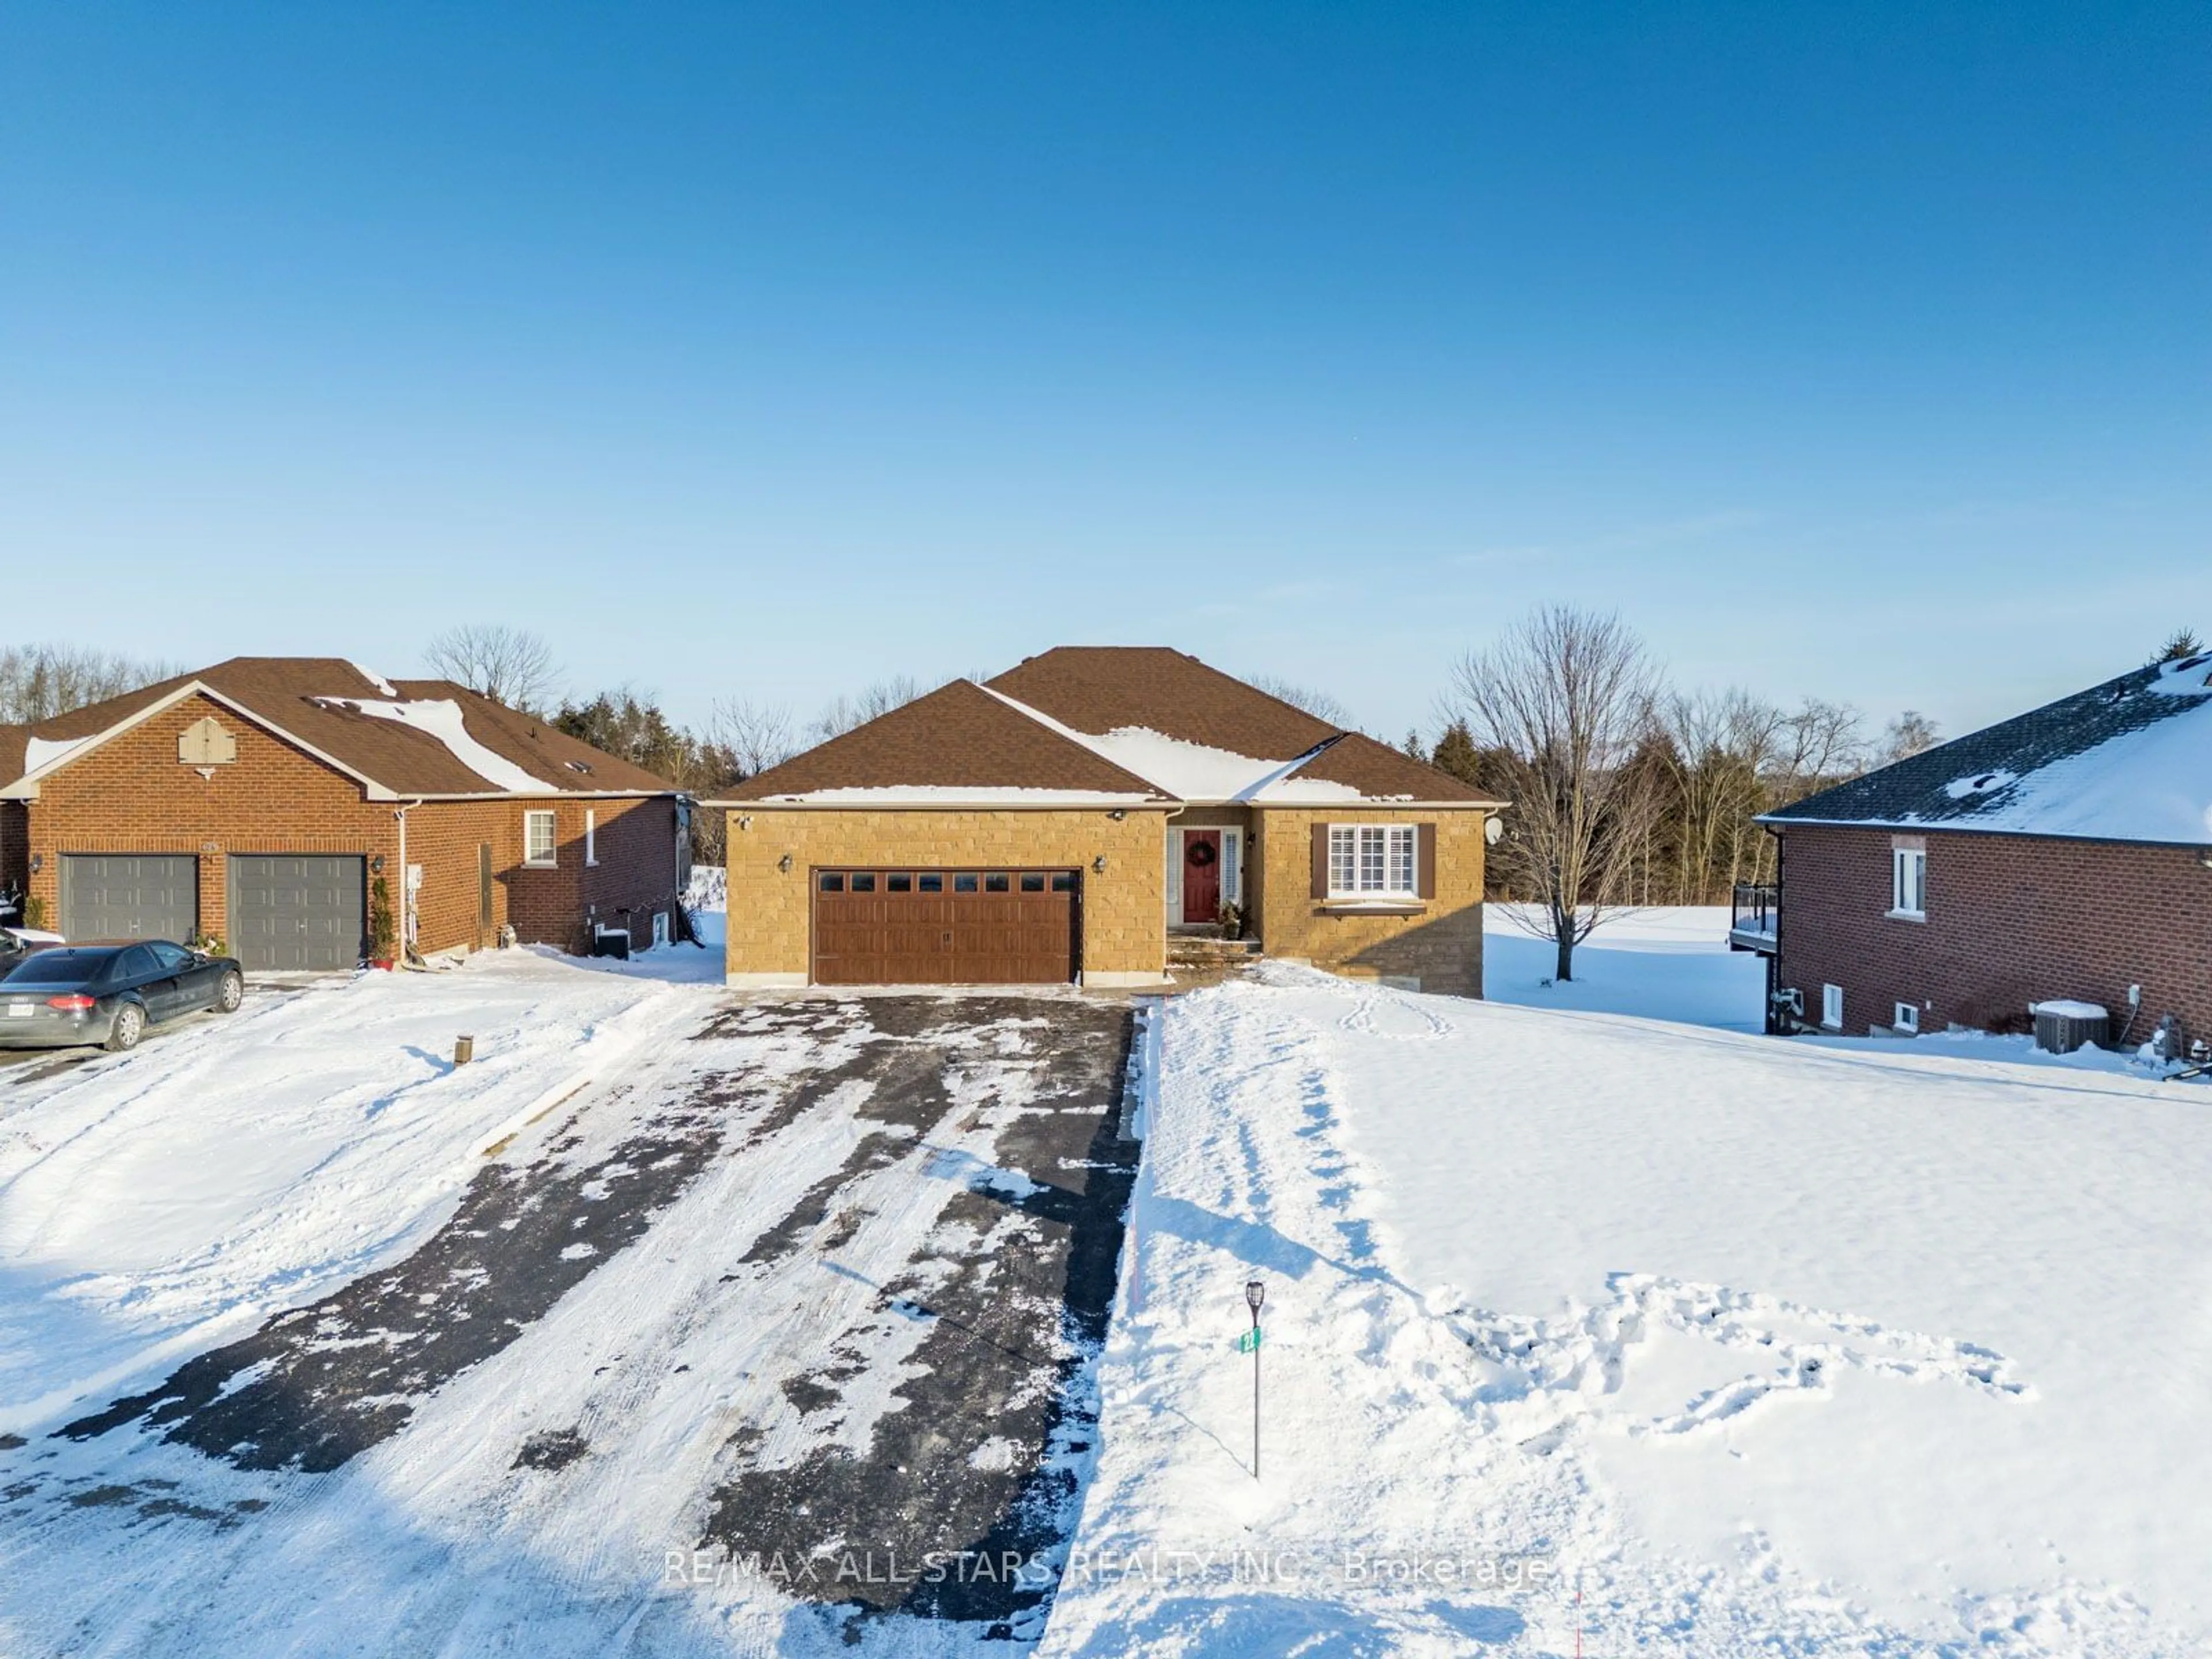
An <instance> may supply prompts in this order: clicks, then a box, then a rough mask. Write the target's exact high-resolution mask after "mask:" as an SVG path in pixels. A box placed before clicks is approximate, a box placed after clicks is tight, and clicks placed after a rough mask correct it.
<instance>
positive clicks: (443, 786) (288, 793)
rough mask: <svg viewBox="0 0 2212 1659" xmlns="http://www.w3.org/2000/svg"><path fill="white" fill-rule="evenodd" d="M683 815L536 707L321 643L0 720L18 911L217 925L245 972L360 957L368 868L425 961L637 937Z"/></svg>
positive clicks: (649, 936) (149, 931)
mask: <svg viewBox="0 0 2212 1659" xmlns="http://www.w3.org/2000/svg"><path fill="white" fill-rule="evenodd" d="M689 813H690V803H689V802H688V800H686V799H684V797H683V796H682V795H680V794H679V793H678V792H677V791H676V790H675V789H673V788H672V787H671V786H670V785H668V784H667V783H666V782H665V781H663V780H661V779H659V778H657V777H654V776H653V775H652V774H651V773H649V772H646V771H643V770H641V769H639V768H637V767H635V766H632V765H630V764H629V763H628V762H626V761H622V760H618V759H617V758H616V757H613V756H611V755H608V754H605V753H603V752H601V751H600V750H597V749H594V748H592V746H591V745H590V744H584V743H580V742H578V741H577V740H576V739H574V738H570V737H568V736H566V735H564V734H563V733H562V732H558V731H556V730H555V729H554V728H553V727H552V726H549V725H548V724H546V723H545V722H544V721H543V720H538V718H536V717H535V716H533V715H529V714H521V713H519V712H517V711H516V710H514V709H512V708H503V707H501V705H500V704H498V703H495V702H490V701H489V700H488V699H486V698H483V697H481V696H477V695H476V694H475V693H474V692H472V691H470V690H467V689H465V687H462V686H459V685H454V684H450V683H448V682H446V681H443V680H404V681H399V682H397V683H394V682H392V681H387V680H384V679H382V678H379V677H377V676H376V675H374V674H371V673H369V672H368V671H365V670H363V669H362V668H360V667H358V666H356V665H354V664H352V663H349V662H344V661H341V660H338V659H331V658H312V657H238V658H234V659H231V660H230V661H228V662H225V663H219V664H217V665H216V666H214V667H212V668H206V669H203V670H201V671H199V672H197V673H195V674H187V675H184V676H181V677H179V678H176V679H172V680H165V681H162V682H161V684H156V685H149V686H147V687H144V688H143V689H142V690H137V691H133V692H131V693H130V694H128V695H127V696H121V697H117V698H114V699H112V700H111V701H109V702H102V703H97V704H94V705H93V706H92V707H90V708H79V709H76V710H74V711H72V712H70V714H64V715H61V716H59V717H58V718H56V719H54V720H45V721H41V722H40V723H38V724H37V725H34V726H0V892H5V893H8V894H10V895H15V896H18V899H19V912H20V911H21V910H38V911H43V913H44V915H45V917H46V925H47V926H48V927H52V928H55V929H57V930H58V931H59V932H61V933H64V934H65V935H67V936H69V937H70V938H73V939H92V938H117V937H143V938H172V939H184V938H187V937H190V936H192V935H195V934H198V935H203V936H212V937H215V938H217V939H222V940H223V941H225V942H226V943H227V944H228V946H229V947H230V948H231V950H232V951H233V952H234V954H235V955H236V956H238V957H239V958H240V960H241V961H243V962H244V963H246V966H247V967H249V968H258V969H333V968H347V967H351V966H352V965H354V964H355V963H357V962H359V961H360V960H361V959H362V955H363V952H364V951H365V949H366V947H367V943H368V927H369V915H370V905H371V893H372V890H373V888H374V884H375V883H376V882H377V881H378V880H379V879H380V878H381V879H382V880H383V881H384V882H385V884H386V891H387V892H388V894H389V896H390V905H391V908H392V916H393V920H394V922H395V925H396V926H404V929H405V935H404V936H405V938H406V939H408V940H409V941H410V942H411V944H412V946H413V948H414V950H415V951H416V952H418V953H419V954H422V955H424V956H433V955H438V954H441V953H447V952H462V951H471V950H477V949H481V948H483V946H485V945H490V944H493V943H495V941H496V940H497V939H498V938H499V936H500V933H501V929H502V928H505V927H512V928H513V930H514V934H515V936H516V937H517V938H519V939H521V940H523V941H526V942H538V943H544V944H550V945H559V946H561V947H562V948H563V949H567V950H576V951H581V950H585V949H587V948H589V945H590V944H591V942H592V939H593V937H594V936H595V933H597V931H598V930H600V929H604V928H616V929H622V930H625V931H627V932H628V933H629V935H630V938H631V940H632V942H633V943H634V944H635V945H638V946H640V947H642V946H645V945H649V944H651V943H652V942H653V940H654V939H657V938H659V939H665V938H666V937H667V935H668V933H669V931H670V929H671V927H672V926H673V925H674V917H675V915H676V905H677V902H678V896H679V895H680V894H681V892H682V890H683V886H684V881H685V879H686V878H687V876H688V873H689V872H688V869H687V867H686V866H687V865H688V854H687V852H686V848H687V846H688V842H689V831H690V821H689ZM18 919H19V920H20V919H21V917H20V915H19V917H18Z"/></svg>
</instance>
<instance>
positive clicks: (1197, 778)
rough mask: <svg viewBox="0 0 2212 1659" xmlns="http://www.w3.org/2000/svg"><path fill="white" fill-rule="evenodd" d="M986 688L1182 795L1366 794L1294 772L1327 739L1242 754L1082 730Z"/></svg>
mask: <svg viewBox="0 0 2212 1659" xmlns="http://www.w3.org/2000/svg"><path fill="white" fill-rule="evenodd" d="M983 690H986V691H988V692H990V694H991V696H994V697H996V698H998V699H999V700H1000V702H1003V703H1005V704H1006V706H1007V707H1009V708H1015V709H1018V710H1019V711H1020V712H1021V713H1023V714H1026V715H1028V716H1029V717H1030V719H1031V720H1035V721H1036V722H1037V723H1038V724H1039V725H1041V726H1047V727H1049V728H1050V729H1051V730H1052V731H1054V732H1057V733H1059V734H1060V736H1061V737H1063V738H1066V739H1067V740H1068V741H1069V742H1070V743H1077V744H1082V745H1083V747H1085V749H1088V750H1091V753H1093V754H1094V755H1097V756H1098V757H1100V758H1102V759H1104V760H1109V761H1111V762H1112V763H1114V764H1115V765H1116V766H1118V767H1120V768H1121V769H1122V770H1123V771H1125V772H1133V773H1134V774H1135V775H1137V776H1139V777H1140V778H1142V779H1144V780H1145V781H1146V782H1147V783H1151V784H1154V785H1156V786H1158V788H1159V789H1160V790H1161V791H1162V792H1163V793H1166V794H1170V795H1172V796H1174V797H1175V798H1176V799H1178V800H1189V801H1259V802H1261V803H1263V804H1264V805H1270V806H1291V805H1326V804H1329V803H1334V802H1338V801H1351V800H1358V799H1362V797H1361V795H1360V793H1359V791H1358V790H1357V789H1355V788H1353V787H1352V786H1351V785H1350V784H1348V783H1332V782H1328V781H1325V780H1322V779H1319V778H1297V777H1294V776H1293V774H1294V773H1296V772H1297V769H1298V768H1299V767H1301V766H1303V765H1304V764H1305V763H1307V762H1308V761H1310V760H1311V759H1312V758H1313V757H1315V756H1316V755H1317V754H1319V753H1320V752H1321V751H1322V749H1324V748H1326V747H1327V746H1328V745H1327V744H1320V745H1317V746H1316V747H1315V748H1312V749H1310V750H1307V751H1306V752H1305V753H1304V754H1303V755H1296V756H1292V757H1290V758H1288V759H1281V760H1267V759H1261V758H1258V757H1254V756H1251V755H1239V754H1237V753H1236V752H1234V751H1233V750H1227V749H1213V748H1209V747H1207V746H1206V744H1200V743H1191V742H1188V741H1187V740H1186V739H1184V738H1171V737H1169V736H1168V735H1167V734H1166V733H1165V732H1154V731H1151V730H1149V729H1147V728H1146V727H1144V726H1122V727H1120V728H1119V729H1117V730H1115V731H1112V732H1079V731H1077V730H1076V729H1075V728H1074V727H1073V726H1067V725H1064V724H1062V723H1061V722H1060V721H1059V720H1054V718H1053V717H1052V716H1051V715H1049V714H1046V713H1045V712H1044V711H1043V710H1042V709H1038V708H1030V706H1029V705H1028V704H1027V703H1025V702H1019V701H1018V700H1017V699H1015V698H1012V697H1010V696H1007V695H1006V693H1005V692H1003V691H998V690H993V689H992V688H991V687H989V686H985V687H983Z"/></svg>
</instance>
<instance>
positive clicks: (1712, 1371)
mask: <svg viewBox="0 0 2212 1659" xmlns="http://www.w3.org/2000/svg"><path fill="white" fill-rule="evenodd" d="M1714 915H1715V913H1711V912H1705V913H1702V914H1701V915H1686V916H1677V917H1674V918H1672V919H1669V918H1667V917H1663V916H1662V917H1646V918H1643V919H1641V920H1640V921H1639V922H1638V925H1637V926H1635V927H1630V928H1625V929H1623V930H1621V933H1620V934H1619V935H1617V936H1616V937H1615V938H1614V939H1613V940H1610V941H1608V940H1607V939H1606V937H1605V936H1604V935H1603V934H1602V933H1601V935H1600V937H1599V939H1597V940H1595V941H1593V946H1594V947H1598V948H1593V949H1592V950H1591V951H1589V954H1588V955H1587V956H1586V957H1585V958H1584V960H1585V961H1586V962H1587V963H1588V965H1589V970H1590V971H1589V979H1588V981H1587V982H1583V981H1578V982H1577V984H1576V985H1575V986H1573V987H1550V988H1545V987H1539V986H1537V985H1536V984H1535V980H1536V979H1537V978H1539V977H1541V973H1538V972H1532V971H1530V969H1529V966H1528V963H1524V962H1522V961H1521V960H1520V959H1519V958H1518V957H1517V956H1516V952H1515V951H1514V949H1513V948H1512V946H1511V945H1510V944H1508V945H1507V947H1506V948H1504V949H1499V948H1498V947H1499V946H1500V945H1501V942H1502V941H1501V940H1500V939H1499V938H1498V937H1496V936H1493V937H1492V940H1491V945H1492V960H1491V964H1490V966H1491V980H1490V984H1491V987H1492V992H1493V994H1498V993H1500V992H1503V993H1504V996H1503V997H1502V998H1501V999H1500V1000H1497V1001H1492V1002H1490V1003H1473V1002H1465V1001H1458V1000H1451V999H1446V998H1437V997H1425V996H1420V995H1416V994H1405V993H1400V992H1395V991H1390V990H1386V989H1383V988H1380V987H1372V986H1362V985H1358V984H1353V983H1348V982H1346V981H1337V980H1333V979H1329V978H1328V977H1325V976H1323V975H1318V974H1314V973H1310V972H1306V971H1304V970H1298V969H1288V968H1284V967H1280V966H1271V967H1267V968H1263V969H1261V971H1260V974H1259V975H1258V978H1257V980H1256V981H1244V982H1241V983H1239V982H1232V983H1231V984H1228V985H1225V986H1223V987H1218V988H1216V989H1213V990H1209V991H1205V992H1200V993H1196V994H1192V995H1190V996H1188V997H1184V998H1181V999H1177V1000H1176V1001H1175V1002H1174V1003H1173V1004H1172V1005H1171V1007H1170V1012H1169V1013H1168V1015H1167V1017H1166V1021H1165V1027H1164V1036H1163V1042H1164V1053H1165V1066H1164V1077H1163V1079H1162V1086H1161V1089H1160V1092H1159V1097H1158V1101H1157V1103H1156V1105H1155V1106H1154V1107H1153V1109H1152V1123H1151V1135H1152V1138H1151V1139H1150V1142H1149V1144H1148V1146H1147V1153H1146V1169H1145V1171H1144V1173H1143V1175H1142V1176H1140V1178H1139V1186H1138V1189H1137V1197H1136V1201H1135V1208H1134V1212H1133V1218H1132V1223H1131V1234H1132V1244H1131V1248H1130V1253H1129V1256H1128V1259H1127V1267H1126V1269H1125V1275H1124V1284H1123V1287H1122V1291H1121V1297H1122V1300H1121V1307H1120V1309H1119V1310H1118V1312H1117V1319H1116V1324H1115V1331H1114V1334H1113V1337H1112V1339H1111V1340H1110V1342H1109V1348H1108V1352H1107V1356H1106V1359H1105V1362H1104V1364H1103V1368H1102V1373H1101V1386H1102V1390H1103V1401H1104V1409H1103V1418H1102V1430H1103V1439H1104V1451H1103V1457H1102V1461H1101V1463H1100V1466H1099V1469H1098V1474H1097V1480H1096V1483H1095V1485H1094V1486H1093V1488H1092V1491H1091V1496H1090V1498H1089V1499H1088V1502H1087V1506H1086V1511H1085V1520H1084V1523H1083V1525H1082V1527H1081V1528H1080V1529H1079V1535H1078V1538H1077V1547H1076V1550H1075V1553H1074V1554H1073V1557H1072V1558H1071V1564H1070V1570H1069V1575H1068V1581H1067V1583H1066V1585H1065V1586H1064V1588H1063V1589H1062V1593H1061V1595H1060V1601H1059V1604H1058V1606H1057V1608H1056V1610H1055V1613H1054V1620H1053V1623H1052V1626H1051V1628H1050V1631H1049V1632H1048V1638H1047V1644H1046V1645H1047V1648H1048V1650H1052V1651H1055V1652H1082V1653H1096V1654H1106V1653H1114V1652H1119V1651H1122V1650H1125V1649H1126V1648H1127V1647H1129V1646H1132V1645H1134V1646H1139V1647H1141V1648H1142V1649H1143V1650H1146V1651H1152V1652H1161V1653H1176V1652H1204V1653H1248V1652H1249V1653H1272V1652H1278V1651H1285V1650H1290V1649H1291V1647H1293V1645H1294V1644H1297V1642H1299V1641H1301V1640H1305V1641H1309V1642H1316V1643H1319V1644H1321V1646H1322V1648H1325V1649H1326V1650H1330V1651H1335V1650H1343V1651H1347V1652H1370V1651H1376V1652H1379V1651H1384V1650H1395V1651H1401V1652H1408V1653H1419V1652H1433V1653H1437V1654H1447V1653H1464V1652H1468V1651H1489V1650H1496V1651H1499V1652H1529V1653H1537V1652H1544V1653H1554V1654H1562V1655H1564V1654H1567V1653H1572V1652H1575V1651H1577V1643H1578V1642H1579V1643H1580V1644H1581V1648H1582V1650H1583V1651H1587V1652H1589V1653H1590V1654H1593V1655H1595V1654H1604V1653H1620V1652H1625V1651H1630V1650H1636V1651H1642V1652H1651V1653H1662V1654H1680V1655H1684V1656H1690V1655H1695V1656H1729V1655H1735V1654H1750V1653H1772V1652H1777V1651H1789V1652H1838V1653H1841V1652H1869V1651H1872V1652H1881V1653H1885V1654H1887V1653H1897V1654H1905V1653H1914V1654H1917V1653H1923V1652H1929V1651H1935V1650H1941V1651H1943V1652H1957V1653H1964V1652H1968V1651H1972V1652H1976V1653H1988V1654H1997V1655H2005V1656H2026V1655H2059V1654H2066V1655H2077V1654H2078V1655H2090V1654H2095V1655H2100V1656H2106V1655H2130V1654H2144V1655H2148V1654H2179V1653H2184V1652H2202V1651H2205V1650H2208V1649H2209V1648H2212V1504H2207V1503H2205V1501H2204V1499H2203V1493H2204V1492H2205V1491H2206V1490H2207V1489H2208V1488H2212V1435H2208V1434H2207V1433H2206V1425H2207V1420H2208V1418H2207V1407H2206V1405H2205V1401H2206V1400H2207V1399H2208V1397H2212V1396H2208V1387H2212V1383H2208V1379H2212V1206H2208V1204H2207V1203H2206V1200H2205V1194H2207V1193H2208V1192H2212V1089H2207V1088H2205V1087H2203V1086H2201V1085H2187V1084H2154V1083H2151V1082H2148V1081H2146V1080H2143V1079H2140V1078H2137V1077H2133V1076H2129V1075H2125V1074H2124V1072H2122V1071H2121V1070H2119V1069H2118V1063H2117V1062H2115V1061H2112V1060H2110V1059H2109V1058H2106V1059H2102V1060H2097V1061H2093V1062H2087V1063H2083V1064H2078V1065H2054V1064H2040V1065H2029V1064H2021V1063H2017V1062H2018V1061H2019V1060H2021V1059H2023V1058H2024V1057H2025V1048H2024V1046H2021V1045H2014V1044H2008V1043H2003V1042H1995V1041H1992V1040H1988V1039H1972V1038H1968V1039H1961V1040H1958V1041H1955V1042H1920V1043H1908V1042H1881V1041H1862V1042H1808V1041H1802V1040H1791V1041H1784V1040H1779V1039H1771V1038H1765V1037H1762V1036H1756V1035H1752V1034H1749V1033H1747V1032H1745V1031H1741V1030H1726V1029H1718V1025H1720V1024H1745V1023H1752V1024H1755V1022H1756V1018H1757V1009H1758V1004H1757V996H1758V982H1757V975H1758V963H1757V961H1756V959H1755V958H1752V957H1735V958H1729V957H1728V956H1727V954H1726V952H1725V951H1724V949H1723V948H1722V946H1721V945H1720V944H1719V939H1720V937H1721V934H1722V933H1723V931H1724V922H1723V923H1722V924H1721V926H1720V927H1709V926H1708V924H1709V922H1710V921H1711V918H1712V917H1713V916H1714ZM1670 935H1671V939H1670ZM1701 941H1702V942H1701ZM1529 948H1531V949H1541V947H1535V946H1531V947H1529ZM1548 971H1549V968H1548V963H1547V964H1545V966H1544V968H1543V969H1542V972H1545V973H1547V972H1548ZM1524 977H1525V980H1526V982H1525V983H1523V982H1522V981H1523V979H1524ZM1731 979H1735V980H1738V981H1749V996H1748V1006H1747V1007H1741V1006H1740V1005H1738V1004H1736V1003H1735V1002H1733V1001H1732V1000H1729V998H1730V997H1732V996H1733V993H1723V990H1722V988H1721V987H1724V986H1726V985H1727V984H1728V983H1729V981H1730V980H1731ZM1516 1003H1519V1004H1523V1005H1527V1006H1514V1005H1515V1004H1516ZM1639 1005H1641V1006H1647V1007H1656V1008H1659V1009H1662V1010H1665V1009H1670V1008H1671V1009H1673V1010H1674V1011H1676V1012H1681V1011H1683V1010H1684V1009H1688V1010H1690V1011H1692V1012H1699V1011H1702V1012H1705V1014H1707V1015H1708V1016H1710V1017H1711V1018H1713V1019H1714V1020H1715V1021H1716V1024H1709V1025H1694V1024H1682V1023H1672V1022H1668V1021H1662V1020H1657V1019H1651V1018H1640V1017H1638V1015H1637V1014H1636V1013H1635V1012H1632V1010H1634V1009H1635V1008H1637V1007H1638V1006H1639ZM1255 1276H1256V1277H1258V1278H1261V1279H1263V1280H1265V1281H1266V1283H1267V1287H1268V1291H1267V1337H1266V1348H1265V1355H1264V1358H1265V1364H1266V1375H1265V1378H1264V1384H1265V1389H1266V1391H1267V1393H1266V1414H1265V1435H1266V1441H1265V1444H1264V1446H1263V1448H1262V1469H1263V1471H1264V1475H1265V1478H1264V1479H1262V1480H1254V1479H1253V1477H1252V1474H1251V1470H1250V1467H1249V1465H1250V1457H1251V1452H1250V1447H1249V1433H1250V1413H1251V1386H1252V1383H1251V1361H1250V1360H1249V1358H1248V1357H1246V1356H1244V1355H1242V1354H1240V1353H1239V1352H1237V1347H1236V1343H1237V1337H1238V1334H1239V1333H1240V1332H1242V1331H1243V1329H1244V1328H1246V1326H1247V1324H1248V1316H1247V1314H1246V1311H1245V1308H1244V1304H1243V1285H1244V1282H1245V1280H1246V1279H1248V1278H1251V1277H1255Z"/></svg>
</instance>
